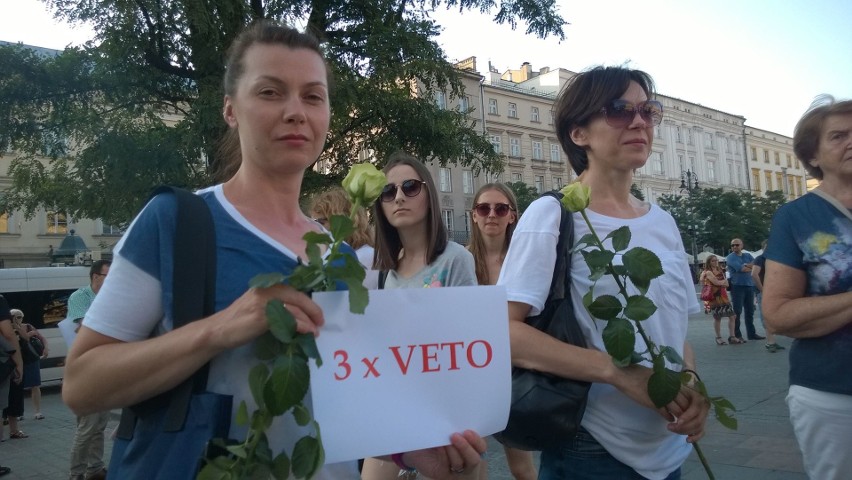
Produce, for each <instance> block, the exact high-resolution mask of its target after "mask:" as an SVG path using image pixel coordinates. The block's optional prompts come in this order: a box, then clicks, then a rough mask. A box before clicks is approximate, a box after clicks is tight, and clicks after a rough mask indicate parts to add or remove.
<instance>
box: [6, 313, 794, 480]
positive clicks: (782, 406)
mask: <svg viewBox="0 0 852 480" xmlns="http://www.w3.org/2000/svg"><path fill="white" fill-rule="evenodd" d="M723 323H724V322H723ZM722 328H723V329H724V328H726V326H725V325H723V326H722ZM761 330H762V329H761ZM714 338H715V334H714V333H713V319H712V317H710V316H709V315H704V314H703V313H700V314H695V315H692V316H691V317H690V319H689V340H690V343H691V344H692V347H693V349H694V350H695V354H696V358H697V360H696V363H697V366H696V369H697V370H698V372H699V373H700V374H701V378H702V379H703V380H704V382H705V383H706V384H707V388H708V389H709V391H710V394H711V395H713V396H719V395H721V396H724V397H726V398H727V399H728V400H730V401H731V402H732V403H733V404H734V405H735V406H736V407H737V408H738V412H737V414H736V418H737V419H738V422H739V428H738V429H737V430H728V429H726V428H724V427H722V426H721V425H720V424H719V423H718V422H717V421H716V420H715V419H714V418H712V415H711V418H710V419H709V420H708V427H707V435H705V437H704V438H703V439H702V440H701V441H700V442H699V443H700V445H701V448H702V450H703V451H704V454H705V456H706V457H707V459H708V461H709V462H710V465H711V467H712V469H713V472H714V474H715V476H716V478H717V479H719V480H770V479H771V480H806V479H807V476H806V475H805V474H804V473H803V472H804V470H803V467H802V456H801V453H800V451H799V448H798V445H797V444H796V440H795V437H794V436H793V429H792V427H791V426H790V421H789V417H788V410H787V405H786V403H785V401H784V397H785V396H786V394H787V368H788V363H787V352H789V346H790V340H789V339H787V338H784V337H780V338H779V340H778V342H779V343H781V344H782V345H784V346H786V347H788V349H787V350H784V351H781V352H777V353H768V352H767V351H766V349H765V348H764V347H763V345H764V343H765V342H764V341H750V342H748V343H746V344H744V345H724V346H718V345H716V344H715V342H714ZM28 397H29V396H28ZM25 413H26V420H24V421H23V422H22V423H21V429H22V430H24V431H25V432H26V433H27V434H28V435H29V436H30V437H29V438H25V439H19V440H10V439H9V438H8V436H9V431H8V428H6V429H5V432H4V435H5V438H6V441H5V442H3V443H0V465H3V466H7V467H11V468H12V473H11V474H10V475H7V476H5V477H3V480H23V479H28V480H29V479H32V480H35V479H38V480H65V479H67V478H68V462H69V452H70V448H71V442H72V440H73V438H74V431H75V427H76V419H75V417H74V414H73V413H72V412H71V411H70V410H69V409H68V408H67V407H66V406H65V405H64V404H63V403H62V398H61V396H60V394H59V389H58V388H48V389H43V398H42V413H44V415H45V417H46V418H45V419H44V420H34V419H33V418H32V415H33V413H34V412H33V411H32V403H31V401H30V400H29V398H27V400H26V412H25ZM114 413H115V412H114ZM117 425H118V416H117V415H113V418H112V420H111V421H110V423H109V425H108V426H107V437H108V438H107V441H106V442H105V443H106V446H105V454H104V456H105V458H104V461H108V460H109V455H110V452H111V450H112V441H111V440H110V439H109V435H110V434H111V433H112V431H113V430H114V429H115V427H116V426H117ZM486 459H487V461H488V464H489V465H488V467H489V468H488V473H489V475H488V478H489V479H491V480H512V476H511V474H510V473H509V469H508V467H507V466H506V460H505V455H504V453H503V448H502V447H501V446H500V444H498V443H497V442H496V441H494V440H493V439H489V448H488V452H487V454H486ZM706 478H707V476H706V474H705V473H704V470H703V468H702V467H701V463H700V462H699V461H698V457H697V456H696V455H695V454H694V453H693V454H692V455H691V456H690V458H689V459H688V460H687V462H686V463H685V464H684V467H683V480H704V479H706Z"/></svg>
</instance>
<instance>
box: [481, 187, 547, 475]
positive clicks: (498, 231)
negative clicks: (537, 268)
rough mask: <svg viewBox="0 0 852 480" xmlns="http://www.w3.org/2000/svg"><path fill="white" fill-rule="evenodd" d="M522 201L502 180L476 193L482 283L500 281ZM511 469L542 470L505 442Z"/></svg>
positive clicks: (528, 472) (523, 472)
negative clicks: (501, 270)
mask: <svg viewBox="0 0 852 480" xmlns="http://www.w3.org/2000/svg"><path fill="white" fill-rule="evenodd" d="M517 212H518V202H517V201H516V200H515V194H514V193H512V190H511V189H510V188H509V187H507V186H506V185H504V184H502V183H488V184H486V185H483V186H482V187H480V189H479V190H478V191H477V192H476V195H474V196H473V208H472V209H471V211H470V219H471V223H473V225H475V226H474V228H473V230H472V231H471V234H470V245H468V246H467V249H468V250H469V251H470V253H472V254H473V260H474V263H475V265H476V280H477V281H478V282H479V284H480V285H496V284H497V279H498V278H499V277H500V269H501V268H503V259H504V258H506V251H508V250H509V243H511V241H512V232H514V231H515V223H516V222H517V220H518V213H517ZM503 450H504V452H505V453H506V462H507V463H508V464H509V471H511V472H512V476H513V477H514V478H515V479H516V480H535V479H536V478H537V477H538V472H537V471H536V468H535V463H534V462H533V455H532V452H526V451H524V450H519V449H517V448H511V447H507V446H505V445H504V446H503Z"/></svg>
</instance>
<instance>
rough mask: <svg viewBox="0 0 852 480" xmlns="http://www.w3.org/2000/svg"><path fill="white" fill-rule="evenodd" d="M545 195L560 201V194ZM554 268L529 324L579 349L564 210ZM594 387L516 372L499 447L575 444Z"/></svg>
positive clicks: (582, 343)
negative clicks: (541, 302)
mask: <svg viewBox="0 0 852 480" xmlns="http://www.w3.org/2000/svg"><path fill="white" fill-rule="evenodd" d="M544 195H549V196H552V197H555V198H556V199H557V200H559V199H561V198H562V194H560V193H557V192H548V193H545V194H544ZM560 208H561V210H562V217H561V220H560V222H559V241H558V242H557V244H556V266H555V268H554V270H553V280H552V281H551V283H550V292H549V293H548V295H547V301H546V302H545V304H544V310H542V312H541V313H540V314H538V315H536V316H534V317H528V318H527V319H526V322H527V323H528V324H529V325H531V326H533V327H535V328H537V329H539V330H541V331H543V332H545V333H547V334H548V335H550V336H552V337H554V338H556V339H558V340H560V341H563V342H565V343H570V344H572V345H576V346H578V347H583V348H585V347H586V339H585V337H584V336H583V332H582V331H581V330H580V325H579V324H578V323H577V319H576V317H575V316H574V305H573V302H572V301H571V288H570V287H571V250H572V249H573V246H574V220H573V219H572V216H571V214H570V213H569V212H568V211H567V210H565V208H564V207H562V206H561V203H560ZM589 387H591V383H589V382H582V381H579V380H571V379H569V378H562V377H559V376H556V375H551V374H549V373H543V372H538V371H535V370H527V369H524V368H518V367H514V368H512V407H511V410H510V412H509V423H508V424H507V425H506V429H505V430H503V431H502V432H500V433H498V434H496V435H495V438H497V440H498V441H500V443H502V444H503V445H506V446H508V447H512V448H518V449H521V450H550V449H553V448H557V447H559V446H560V445H563V444H565V443H566V442H569V441H571V440H572V439H573V438H574V436H575V435H576V434H577V429H578V428H579V426H580V421H581V420H582V419H583V412H585V410H586V399H587V397H588V394H589Z"/></svg>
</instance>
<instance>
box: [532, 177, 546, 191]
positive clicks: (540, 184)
mask: <svg viewBox="0 0 852 480" xmlns="http://www.w3.org/2000/svg"><path fill="white" fill-rule="evenodd" d="M534 183H535V191H536V192H538V194H539V195H541V194H542V193H544V175H536V176H535V182H534Z"/></svg>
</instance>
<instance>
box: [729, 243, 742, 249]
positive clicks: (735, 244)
mask: <svg viewBox="0 0 852 480" xmlns="http://www.w3.org/2000/svg"><path fill="white" fill-rule="evenodd" d="M733 247H742V245H740V244H739V243H732V244H731V248H733Z"/></svg>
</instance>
